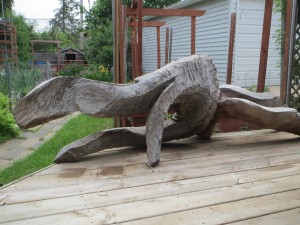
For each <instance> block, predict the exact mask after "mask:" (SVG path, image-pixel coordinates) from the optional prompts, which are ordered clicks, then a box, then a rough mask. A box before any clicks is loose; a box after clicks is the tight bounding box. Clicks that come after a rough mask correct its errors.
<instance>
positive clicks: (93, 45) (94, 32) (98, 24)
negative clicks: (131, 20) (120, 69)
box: [85, 0, 180, 68]
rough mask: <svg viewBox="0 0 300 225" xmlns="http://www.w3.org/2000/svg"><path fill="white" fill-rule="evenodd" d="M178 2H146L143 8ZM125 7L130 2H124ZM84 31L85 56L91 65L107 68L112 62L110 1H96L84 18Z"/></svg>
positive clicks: (160, 0)
mask: <svg viewBox="0 0 300 225" xmlns="http://www.w3.org/2000/svg"><path fill="white" fill-rule="evenodd" d="M179 1H180V0H164V1H162V0H146V1H144V2H143V7H145V8H163V7H165V6H168V5H171V4H173V3H176V2H179ZM125 3H126V4H127V5H130V4H131V0H125ZM86 30H87V33H88V36H89V39H88V41H87V45H86V48H85V52H86V56H87V58H88V60H89V61H90V62H92V63H97V64H102V65H104V66H106V67H108V68H110V67H111V66H112V61H113V48H112V45H113V40H112V36H113V35H112V3H111V0H96V1H95V3H94V5H93V7H92V9H91V10H90V12H89V13H88V14H87V16H86Z"/></svg>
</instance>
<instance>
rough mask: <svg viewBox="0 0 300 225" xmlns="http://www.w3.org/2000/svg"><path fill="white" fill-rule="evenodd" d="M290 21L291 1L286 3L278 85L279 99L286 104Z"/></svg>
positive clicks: (288, 0)
mask: <svg viewBox="0 0 300 225" xmlns="http://www.w3.org/2000/svg"><path fill="white" fill-rule="evenodd" d="M291 21H292V0H287V1H286V18H285V32H284V33H285V35H284V53H283V70H282V77H281V84H280V99H281V101H282V102H284V103H286V96H287V82H288V67H289V50H290V38H291Z"/></svg>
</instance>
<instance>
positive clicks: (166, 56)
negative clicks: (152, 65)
mask: <svg viewBox="0 0 300 225" xmlns="http://www.w3.org/2000/svg"><path fill="white" fill-rule="evenodd" d="M168 63H169V27H167V28H166V48H165V65H166V64H168Z"/></svg>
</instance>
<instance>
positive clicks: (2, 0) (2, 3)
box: [1, 0, 5, 20]
mask: <svg viewBox="0 0 300 225" xmlns="http://www.w3.org/2000/svg"><path fill="white" fill-rule="evenodd" d="M1 7H2V20H4V16H5V15H4V0H1Z"/></svg>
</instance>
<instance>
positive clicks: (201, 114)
mask: <svg viewBox="0 0 300 225" xmlns="http://www.w3.org/2000/svg"><path fill="white" fill-rule="evenodd" d="M221 93H222V94H221ZM233 97H235V98H233ZM245 99H247V100H245ZM278 106H281V102H280V99H279V97H278V96H275V95H272V94H270V93H253V92H250V91H247V90H245V89H243V88H239V87H235V86H232V85H224V86H221V88H219V85H218V79H217V74H216V68H215V66H214V64H213V62H212V60H211V59H209V58H208V57H207V56H199V55H194V56H190V57H186V58H183V59H180V60H177V61H174V62H171V63H170V64H168V65H166V66H164V67H163V68H161V69H159V70H157V71H155V72H153V73H150V74H147V75H145V76H142V77H139V78H136V79H135V83H133V84H127V85H116V84H109V83H103V82H96V81H91V80H87V79H83V78H74V77H58V78H54V79H51V80H49V81H47V82H45V83H43V84H41V85H40V86H38V87H36V88H35V89H34V90H33V91H32V92H31V93H29V94H28V95H27V96H26V97H25V98H24V99H22V100H21V102H20V103H19V104H18V105H17V106H16V108H15V110H14V113H15V116H16V119H17V122H18V124H20V126H21V127H30V126H33V125H37V124H40V123H42V122H45V121H47V120H50V119H54V118H57V117H61V116H64V115H67V114H69V113H72V112H74V111H81V112H83V113H84V114H87V115H91V116H94V117H114V116H130V115H132V114H138V113H142V112H149V114H148V117H147V123H146V126H145V127H140V128H119V129H112V130H106V131H103V132H100V133H97V134H93V135H90V136H88V137H85V138H83V139H80V140H78V141H75V142H74V143H71V144H70V145H68V146H65V147H64V148H63V149H62V150H61V151H60V152H59V154H58V155H57V157H56V159H55V162H57V163H61V162H66V161H75V160H77V159H78V158H80V157H82V156H84V155H88V154H91V153H94V152H97V151H100V150H104V149H108V148H113V147H124V146H142V145H146V146H147V156H148V161H149V164H150V165H151V166H156V165H158V163H159V161H160V149H161V143H162V142H168V141H171V140H176V139H182V138H187V137H190V136H192V135H195V134H197V135H198V136H200V137H202V138H209V137H210V136H211V134H212V130H213V128H214V125H215V123H216V122H217V120H218V119H219V118H222V117H225V118H236V119H241V120H244V121H246V122H252V123H253V124H256V125H257V126H260V127H262V128H272V129H276V130H278V131H286V132H291V133H294V134H298V135H299V134H300V114H298V113H297V112H296V110H293V109H289V108H285V107H278ZM170 107H172V109H174V110H175V114H174V116H173V118H172V119H166V115H167V113H168V110H169V108H170ZM271 107H273V108H271Z"/></svg>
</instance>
